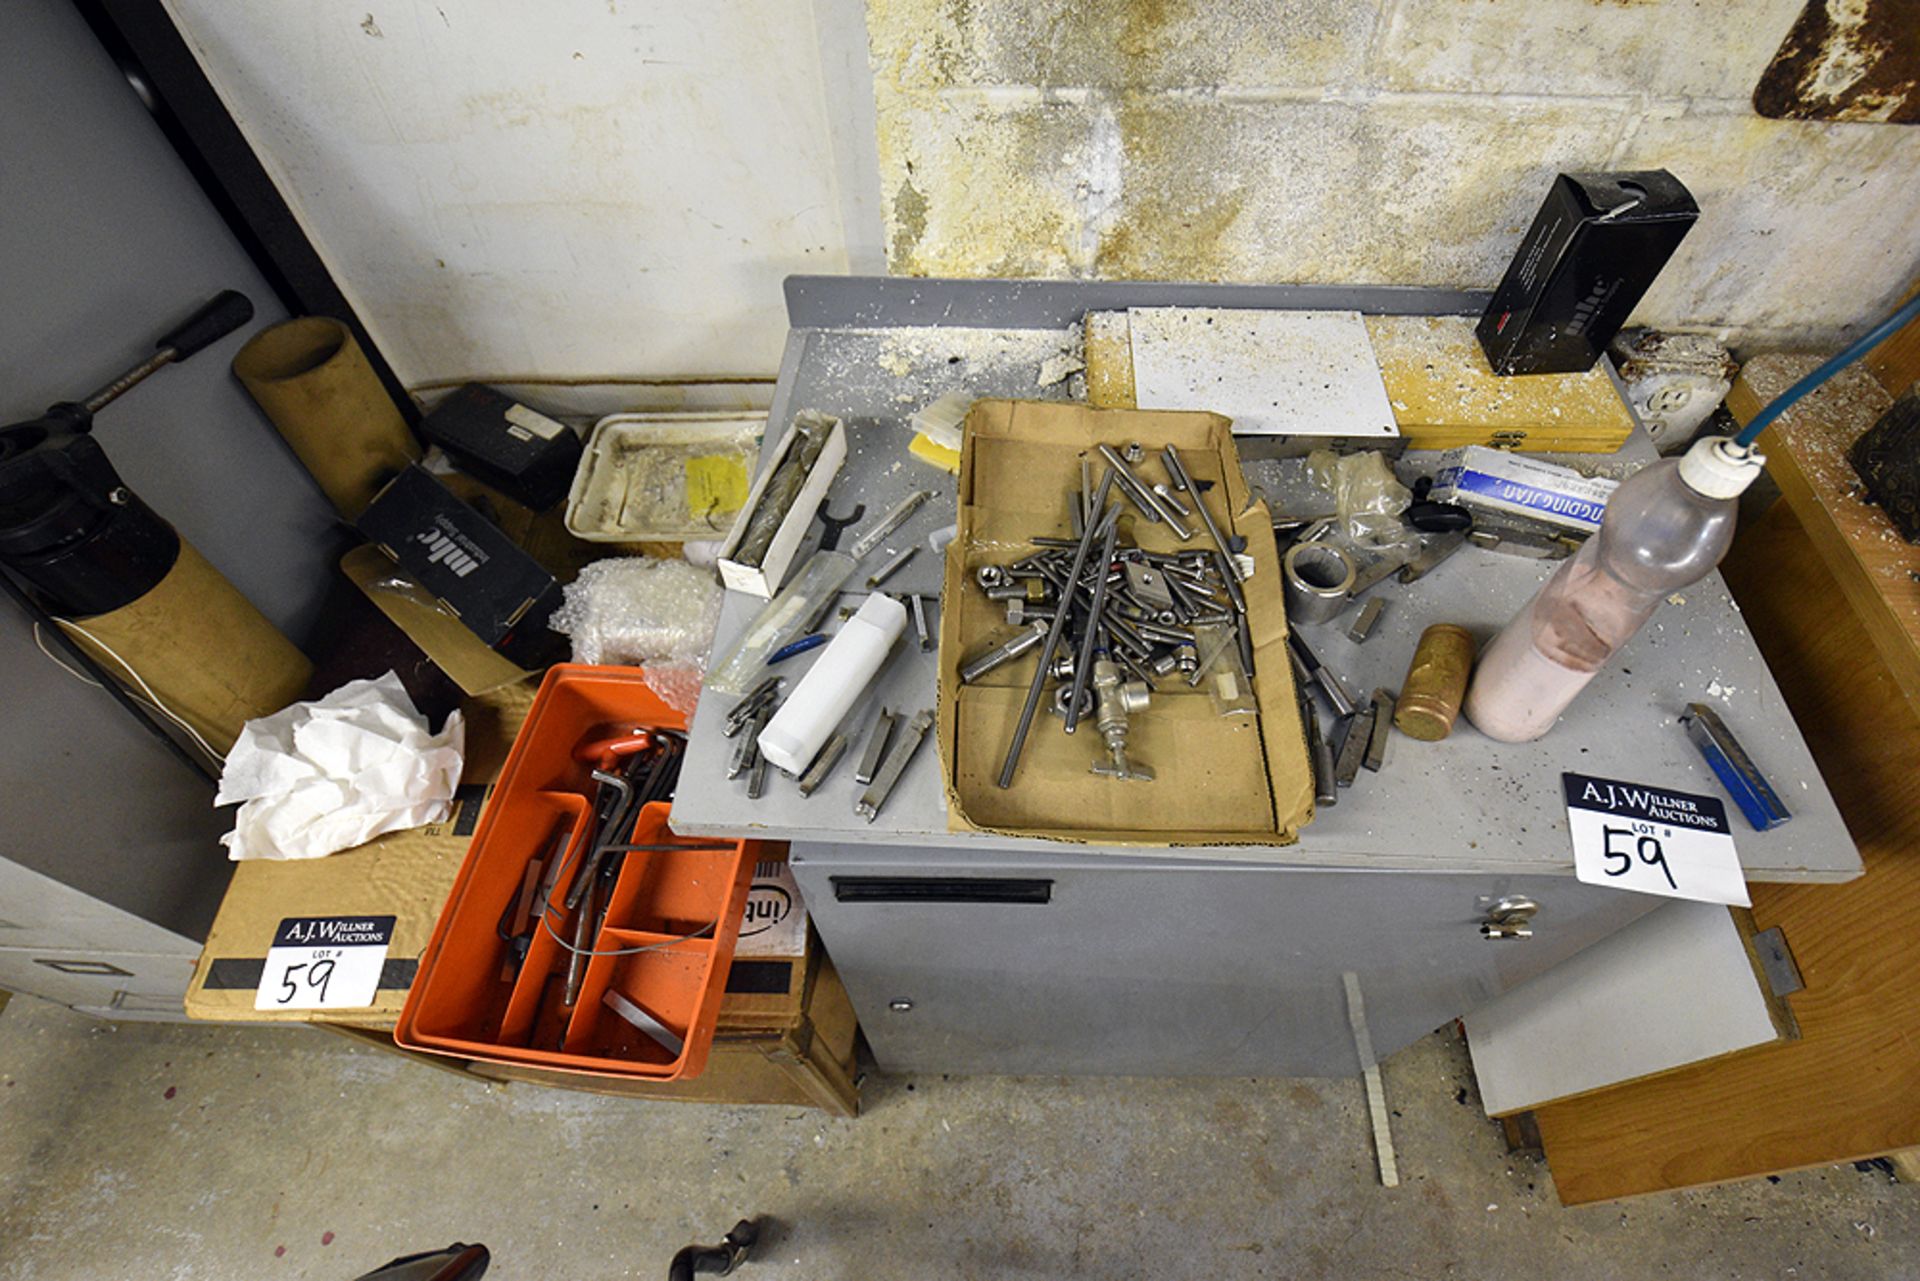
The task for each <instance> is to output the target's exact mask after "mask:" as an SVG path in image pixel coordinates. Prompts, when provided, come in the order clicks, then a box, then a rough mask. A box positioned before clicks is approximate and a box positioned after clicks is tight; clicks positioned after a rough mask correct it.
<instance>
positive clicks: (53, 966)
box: [33, 956, 133, 979]
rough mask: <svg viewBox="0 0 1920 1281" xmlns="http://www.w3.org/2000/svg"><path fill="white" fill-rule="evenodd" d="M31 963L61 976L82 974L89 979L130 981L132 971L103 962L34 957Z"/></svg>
mask: <svg viewBox="0 0 1920 1281" xmlns="http://www.w3.org/2000/svg"><path fill="white" fill-rule="evenodd" d="M33 963H34V964H35V965H44V966H46V967H47V968H48V969H50V970H58V971H60V972H61V973H62V974H84V975H86V976H87V977H89V978H119V979H130V978H132V977H133V971H132V970H123V969H121V968H120V967H119V966H117V965H109V964H107V963H106V962H105V961H50V960H48V959H46V958H45V957H41V956H36V957H34V958H33Z"/></svg>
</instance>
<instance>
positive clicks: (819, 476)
mask: <svg viewBox="0 0 1920 1281" xmlns="http://www.w3.org/2000/svg"><path fill="white" fill-rule="evenodd" d="M800 412H801V413H803V414H804V413H809V412H812V411H809V410H801V411H800ZM831 421H832V423H833V426H832V428H831V429H830V430H829V431H828V432H827V443H826V444H824V445H822V446H821V447H820V454H819V456H818V457H817V458H815V459H814V460H813V470H811V471H809V472H808V473H807V478H806V480H805V481H804V482H802V483H801V486H800V492H799V493H798V494H797V495H795V497H794V500H793V506H791V507H789V508H788V509H787V514H786V516H785V517H784V518H783V519H782V520H781V521H780V528H779V529H778V530H777V531H776V532H775V533H774V536H773V541H772V542H771V543H769V544H768V545H767V554H766V555H765V556H762V557H761V558H760V563H759V564H758V565H742V564H740V563H739V562H738V561H736V560H734V559H733V558H732V557H733V552H734V549H735V548H737V547H738V546H740V540H741V539H742V538H743V537H745V536H746V532H747V522H748V521H749V520H751V519H752V518H753V513H754V511H755V510H756V509H757V508H758V507H759V506H760V496H761V495H762V494H764V493H765V492H766V489H767V483H768V482H769V481H771V480H772V479H773V474H774V473H775V472H777V471H778V470H780V464H781V462H783V461H784V460H785V459H786V456H787V455H788V454H789V453H790V452H792V450H793V447H794V445H795V444H796V443H797V442H798V440H799V439H800V435H799V429H798V427H797V425H794V424H789V425H788V427H787V430H786V433H785V434H784V435H782V436H781V437H780V443H779V444H778V445H776V446H775V447H774V450H773V454H772V456H771V457H770V458H768V459H767V460H766V463H765V465H764V466H762V467H761V468H760V475H759V476H758V477H756V478H755V480H754V482H753V488H752V489H751V490H749V491H748V492H747V502H746V506H744V507H742V508H741V509H740V515H739V516H737V517H736V518H735V519H734V522H733V529H732V530H731V531H729V532H728V534H727V541H726V542H724V543H722V544H721V545H720V581H721V582H723V583H725V584H726V586H727V590H728V591H735V592H746V593H747V594H748V595H751V596H759V597H762V598H764V599H767V600H771V599H773V594H774V593H775V592H777V591H779V590H780V584H781V583H783V582H785V581H786V578H787V569H788V567H789V566H791V565H792V564H793V557H794V554H795V553H796V552H798V551H799V550H800V542H801V540H802V539H804V538H805V537H806V536H807V530H808V529H809V528H811V527H812V525H813V514H814V513H815V512H816V511H818V510H819V509H820V504H821V503H822V502H824V501H826V497H827V490H828V489H829V488H831V487H832V485H833V478H834V477H835V476H838V475H839V474H840V465H841V464H842V463H844V462H846V461H847V429H846V428H845V427H844V426H843V425H842V424H841V422H840V420H839V419H838V418H835V419H832V420H831Z"/></svg>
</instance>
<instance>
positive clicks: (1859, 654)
mask: <svg viewBox="0 0 1920 1281" xmlns="http://www.w3.org/2000/svg"><path fill="white" fill-rule="evenodd" d="M1895 341H1896V343H1897V342H1899V341H1901V340H1899V339H1896V340H1895ZM1890 347H1892V344H1890ZM1916 347H1920V344H1911V343H1910V344H1909V347H1908V348H1907V350H1908V351H1909V356H1908V357H1907V358H1906V359H1909V360H1912V361H1913V363H1914V364H1920V350H1916ZM1899 350H1900V349H1898V348H1895V349H1894V350H1893V351H1891V352H1889V350H1888V349H1882V352H1881V353H1880V354H1879V356H1878V358H1877V359H1876V360H1875V361H1874V362H1872V363H1870V364H1869V365H1868V366H1866V367H1857V368H1855V369H1853V370H1850V371H1848V372H1847V373H1845V374H1843V375H1841V377H1840V378H1838V379H1836V380H1835V381H1834V382H1833V383H1830V384H1829V385H1828V386H1827V387H1826V388H1823V389H1822V390H1821V391H1819V392H1816V393H1815V394H1814V395H1813V396H1812V397H1810V398H1808V399H1807V400H1806V401H1803V402H1802V404H1801V405H1800V406H1798V407H1796V408H1795V409H1794V410H1792V411H1790V412H1789V413H1788V414H1786V415H1784V416H1783V417H1782V418H1781V419H1780V421H1779V422H1778V423H1777V424H1776V425H1775V426H1774V427H1773V428H1772V429H1770V430H1769V431H1768V432H1767V433H1766V434H1765V435H1764V436H1763V437H1762V440H1761V445H1762V448H1763V449H1764V450H1765V452H1766V453H1767V455H1768V459H1769V471H1770V473H1771V474H1772V476H1773V477H1774V479H1775V481H1776V482H1777V483H1778V484H1779V486H1780V491H1781V495H1782V500H1781V501H1779V502H1777V503H1775V504H1774V505H1773V506H1772V507H1771V508H1770V509H1768V511H1767V512H1766V514H1765V515H1764V516H1763V517H1762V518H1761V519H1760V520H1758V521H1757V522H1755V523H1753V524H1752V525H1750V526H1749V527H1747V528H1745V529H1743V530H1742V532H1741V534H1740V537H1739V539H1738V541H1737V542H1736V543H1735V545H1734V549H1733V552H1732V554H1730V555H1729V556H1728V558H1727V561H1726V563H1725V565H1723V566H1722V570H1723V572H1724V574H1725V576H1726V580H1727V583H1728V585H1729V587H1731V588H1732V590H1733V593H1734V596H1735V598H1736V599H1737V600H1738V601H1739V603H1740V606H1741V608H1742V609H1743V610H1744V611H1745V612H1746V615H1747V619H1748V622H1749V624H1750V625H1751V627H1752V630H1753V635H1754V638H1755V640H1756V641H1757V642H1758V643H1759V645H1760V650H1761V653H1762V654H1764V655H1765V657H1766V660H1767V664H1768V666H1769V667H1770V668H1771V669H1772V670H1773V672H1774V674H1775V676H1776V677H1777V678H1778V680H1779V682H1780V687H1781V691H1782V693H1783V694H1784V696H1785V697H1786V700H1787V703H1788V705H1789V706H1790V708H1791V709H1792V711H1793V714H1794V717H1795V719H1796V720H1798V722H1799V724H1800V726H1801V728H1802V731H1803V732H1804V733H1805V735H1806V739H1807V744H1808V746H1809V747H1810V748H1811V749H1812V751H1813V754H1814V758H1815V760H1816V761H1817V762H1818V763H1819V766H1820V771H1821V774H1822V776H1823V777H1824V778H1825V779H1826V782H1827V784H1828V786H1829V787H1830V788H1831V789H1832V791H1833V794H1834V797H1835V799H1836V800H1837V801H1838V802H1839V805H1840V810H1841V813H1842V815H1843V816H1844V817H1845V819H1846V823H1847V827H1848V830H1849V831H1850V832H1851V834H1852V836H1853V838H1854V840H1855V841H1856V842H1857V843H1858V844H1859V847H1860V854H1861V858H1862V860H1863V861H1864V863H1865V866H1866V875H1865V876H1864V877H1862V878H1861V879H1859V880H1856V881H1853V882H1851V883H1849V884H1845V885H1818V886H1816V885H1761V884H1756V885H1754V886H1753V887H1752V893H1753V917H1754V921H1755V924H1756V925H1757V926H1758V927H1759V928H1761V929H1766V928H1768V927H1772V926H1778V927H1780V929H1781V930H1782V931H1783V932H1784V933H1785V936H1786V940H1787V943H1788V946H1789V947H1790V948H1791V949H1792V952H1793V955H1794V957H1795V960H1796V961H1797V962H1798V965H1799V968H1800V971H1801V975H1802V978H1803V979H1804V981H1805V984H1806V986H1805V989H1804V990H1803V991H1801V992H1798V993H1795V994H1794V995H1793V996H1791V997H1790V998H1789V1000H1790V1004H1791V1006H1792V1009H1793V1012H1794V1014H1795V1016H1796V1018H1797V1019H1798V1022H1799V1025H1800V1030H1801V1035H1800V1037H1799V1038H1798V1039H1797V1040H1789V1041H1784V1042H1780V1043H1776V1044H1771V1045H1765V1046H1760V1047H1757V1048H1755V1049H1752V1050H1748V1051H1744V1052H1742V1053H1739V1054H1735V1055H1732V1056H1729V1057H1726V1058H1723V1059H1717V1060H1714V1061H1711V1062H1708V1063H1702V1064H1696V1065H1694V1066H1691V1067H1687V1068H1682V1069H1679V1070H1676V1071H1673V1072H1670V1073H1666V1074H1664V1075H1661V1076H1658V1077H1653V1078H1649V1079H1645V1080H1641V1081H1637V1082H1631V1083H1628V1084H1625V1085H1620V1086H1616V1087H1613V1088H1611V1089H1607V1090H1602V1091H1599V1092H1597V1093H1594V1094H1589V1095H1584V1096H1581V1097H1579V1098H1575V1099H1570V1100H1567V1101H1564V1102H1560V1103H1555V1104H1551V1105H1548V1106H1546V1107H1543V1108H1541V1109H1539V1110H1538V1112H1537V1114H1536V1115H1537V1119H1538V1122H1539V1129H1540V1135H1541V1138H1542V1141H1543V1143H1544V1146H1545V1149H1546V1153H1547V1157H1548V1161H1549V1163H1550V1164H1551V1166H1552V1168H1553V1174H1554V1181H1555V1183H1556V1185H1557V1186H1558V1189H1559V1192H1560V1197H1561V1199H1562V1200H1563V1201H1565V1202H1567V1203H1568V1204H1577V1203H1581V1202H1589V1201H1598V1200H1605V1199H1609V1198H1614V1197H1621V1196H1630V1195H1634V1194H1637V1193H1644V1192H1654V1191H1661V1190H1666V1189H1672V1188H1679V1187H1686V1186H1690V1185H1695V1184H1702V1183H1712V1182H1721V1181H1725V1180H1729V1179H1738V1178H1743V1177H1749V1176H1753V1175H1759V1174H1766V1173H1770V1172H1773V1171H1777V1170H1784V1169H1791V1168H1795V1167H1799V1166H1808V1165H1820V1164H1829V1163H1834V1162H1839V1161H1846V1160H1854V1159H1860V1158H1866V1157H1872V1156H1876V1155H1880V1154H1882V1153H1888V1152H1893V1151H1896V1150H1898V1149H1901V1148H1907V1147H1911V1146H1914V1145H1920V985H1916V984H1915V983H1914V982H1913V975H1914V973H1915V972H1916V970H1920V930H1916V929H1915V928H1914V922H1915V921H1916V919H1920V770H1916V769H1915V766H1914V752H1915V748H1916V747H1920V548H1915V547H1913V546H1912V545H1910V544H1908V543H1907V542H1905V541H1904V540H1903V539H1901V538H1900V536H1899V535H1898V534H1897V533H1896V532H1895V531H1894V529H1893V526H1892V524H1891V522H1890V521H1889V520H1888V519H1887V517H1886V516H1885V514H1884V513H1882V512H1881V511H1880V510H1879V509H1878V508H1876V507H1874V506H1872V505H1870V504H1868V503H1865V502H1863V501H1862V500H1861V498H1860V497H1859V489H1860V486H1859V483H1858V480H1857V479H1856V478H1855V476H1854V474H1853V471H1852V468H1851V467H1850V466H1849V465H1848V463H1847V461H1846V448H1847V446H1848V445H1849V444H1850V443H1851V442H1852V441H1853V439H1854V438H1855V437H1857V436H1858V435H1859V434H1860V432H1861V431H1863V430H1865V429H1866V428H1867V427H1868V426H1870V425H1871V424H1872V423H1873V421H1874V420H1875V419H1876V418H1877V417H1878V416H1879V414H1880V413H1881V412H1883V411H1884V410H1885V408H1886V407H1887V406H1888V405H1889V404H1890V403H1891V397H1890V396H1889V395H1888V392H1887V386H1892V387H1895V388H1900V387H1904V386H1906V385H1910V384H1911V382H1912V380H1913V377H1914V369H1913V368H1912V367H1911V366H1910V365H1908V364H1906V363H1903V361H1902V358H1901V357H1900V356H1899V354H1898V352H1899ZM1817 363H1818V357H1761V358H1758V359H1756V360H1754V361H1753V362H1752V363H1751V364H1749V365H1748V366H1747V369H1746V371H1745V372H1744V374H1743V375H1742V378H1741V381H1740V383H1739V384H1737V385H1736V387H1735V389H1734V394H1733V395H1732V396H1730V397H1729V406H1730V407H1731V408H1732V409H1733V411H1734V413H1735V415H1736V417H1738V418H1740V419H1741V420H1742V421H1745V420H1748V419H1750V418H1751V417H1752V416H1753V414H1755V413H1756V412H1758V410H1759V408H1760V406H1761V405H1762V404H1764V403H1765V402H1766V401H1767V400H1768V399H1769V398H1771V397H1772V396H1773V395H1775V394H1777V393H1778V392H1780V391H1782V390H1784V389H1785V388H1786V387H1787V386H1789V385H1790V384H1791V383H1792V382H1793V381H1794V380H1795V379H1797V378H1798V377H1800V376H1801V375H1802V374H1804V373H1806V372H1807V371H1808V370H1810V369H1811V368H1812V367H1813V366H1814V365H1815V364H1817ZM1876 374H1878V375H1879V376H1880V377H1881V378H1884V379H1886V380H1887V385H1885V386H1883V385H1882V383H1881V382H1880V381H1877V380H1876V377H1875V375H1876ZM1785 799H1786V801H1787V803H1788V805H1789V806H1791V805H1792V803H1793V798H1792V797H1791V796H1788V797H1786V798H1785Z"/></svg>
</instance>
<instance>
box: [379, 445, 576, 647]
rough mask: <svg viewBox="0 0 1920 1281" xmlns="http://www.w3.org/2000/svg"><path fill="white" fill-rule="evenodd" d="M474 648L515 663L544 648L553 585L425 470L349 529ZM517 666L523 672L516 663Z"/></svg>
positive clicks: (393, 485)
mask: <svg viewBox="0 0 1920 1281" xmlns="http://www.w3.org/2000/svg"><path fill="white" fill-rule="evenodd" d="M356 523H357V524H358V526H359V529H360V532H361V533H363V534H365V535H366V536H367V537H368V538H370V539H372V540H373V541H374V542H375V543H377V544H378V545H379V547H380V550H381V551H383V552H385V553H386V554H387V555H389V556H391V557H392V558H393V560H394V563H395V564H397V565H399V566H400V568H402V569H404V570H406V571H407V573H408V575H409V576H411V577H412V578H413V579H414V581H416V582H418V583H419V584H420V586H422V587H424V588H425V589H426V590H427V591H429V592H431V593H432V594H433V595H434V597H435V598H436V599H438V600H439V601H440V603H441V604H442V605H444V606H445V607H446V608H447V610H448V611H449V612H451V613H452V614H453V615H454V616H455V617H456V618H458V619H459V620H460V621H461V622H462V623H464V624H465V625H466V627H467V629H468V630H469V631H471V632H472V633H473V634H474V635H476V636H478V637H479V638H480V639H481V640H483V641H485V642H486V643H487V644H488V645H491V646H492V647H493V648H494V649H496V650H499V651H500V652H501V653H502V654H505V655H506V656H507V657H508V658H512V659H515V660H516V661H518V660H520V659H522V658H531V657H533V656H536V655H538V654H540V653H541V652H543V651H545V650H547V649H549V648H550V647H551V644H552V641H553V639H554V638H553V637H552V635H551V634H550V633H548V631H547V616H548V615H550V614H551V613H553V611H554V607H555V606H557V605H558V604H559V603H560V594H561V593H560V584H559V582H558V581H556V580H555V578H554V576H553V575H552V574H549V573H548V572H547V571H546V570H545V569H544V568H542V567H541V565H540V563H539V562H538V561H536V560H534V559H533V557H531V556H529V555H527V553H526V552H524V551H522V550H521V549H520V548H519V547H518V546H517V545H515V543H514V541H513V540H512V539H511V538H508V537H507V535H506V534H505V533H504V532H502V531H501V529H500V527H499V526H497V525H495V524H494V523H493V522H492V521H490V520H488V519H487V518H486V517H485V516H483V515H481V514H480V513H479V512H478V511H477V510H475V509H474V508H472V507H470V506H468V505H467V504H466V503H464V502H462V501H461V500H460V497H459V495H457V494H455V493H454V492H453V491H452V490H450V489H448V488H447V487H446V486H445V485H443V484H441V483H440V482H439V480H437V479H436V478H435V477H434V476H433V474H432V473H431V472H429V471H427V470H426V469H425V468H423V467H420V466H418V465H417V464H416V465H415V466H412V467H409V468H407V469H406V470H405V471H403V472H401V473H400V474H399V475H398V476H395V477H394V478H393V480H392V481H390V482H388V484H387V487H386V488H385V489H383V490H381V491H380V492H379V493H378V494H376V495H375V496H374V499H373V502H372V503H370V504H368V506H367V509H366V510H365V511H363V512H361V513H360V519H359V521H358V522H356ZM521 666H523V667H524V666H527V663H525V662H522V663H521Z"/></svg>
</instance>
